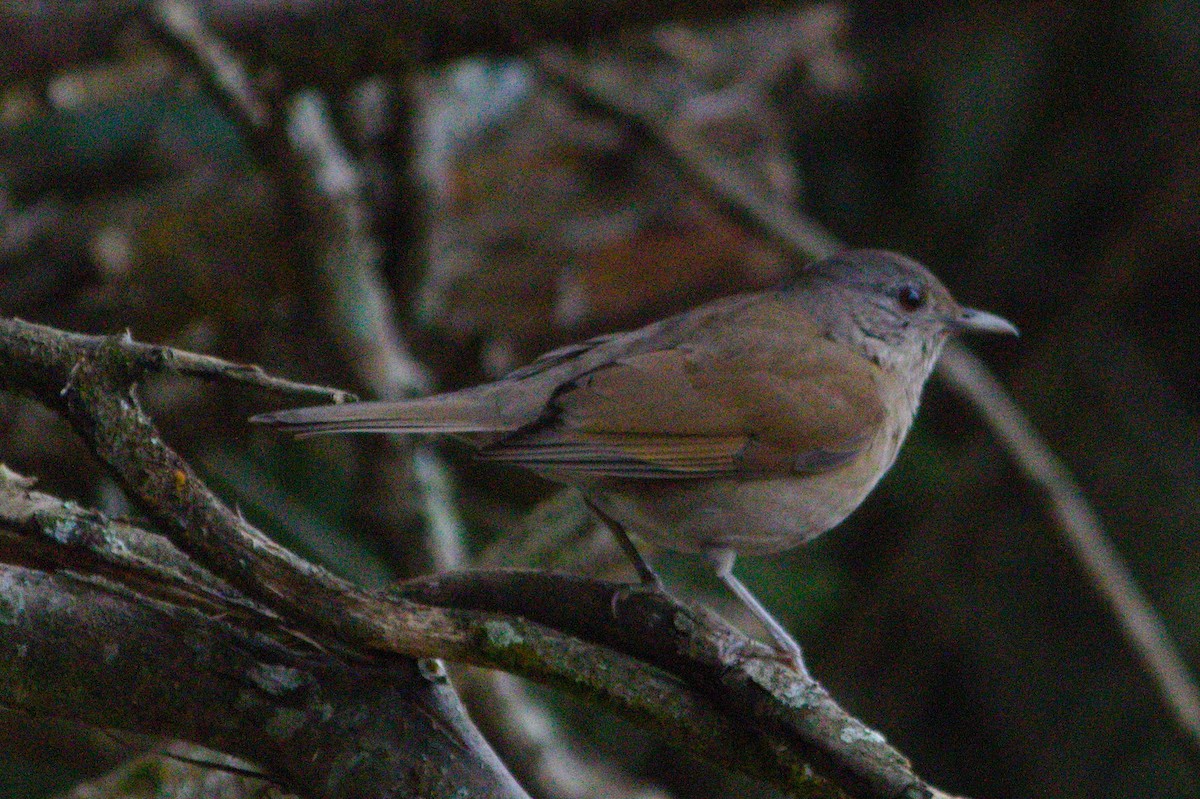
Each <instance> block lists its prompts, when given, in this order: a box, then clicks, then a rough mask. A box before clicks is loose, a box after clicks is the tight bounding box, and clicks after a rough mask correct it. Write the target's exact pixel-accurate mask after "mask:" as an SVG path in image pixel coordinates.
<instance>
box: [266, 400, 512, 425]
mask: <svg viewBox="0 0 1200 799" xmlns="http://www.w3.org/2000/svg"><path fill="white" fill-rule="evenodd" d="M250 421H251V422H254V423H257V424H266V425H271V426H273V427H279V428H281V429H284V430H288V431H290V432H293V433H295V434H296V435H299V436H311V435H318V434H320V433H449V434H458V433H501V432H506V431H510V430H515V429H516V428H517V425H515V424H513V423H512V422H505V421H504V420H503V419H501V417H500V414H499V412H498V411H497V409H496V407H495V403H494V402H489V401H487V399H486V398H482V397H479V396H469V395H468V396H464V395H463V394H462V393H459V394H443V395H441V396H436V397H424V398H421V399H413V400H401V401H398V402H348V403H345V404H342V405H318V406H315V407H311V408H293V409H291V410H283V411H273V412H271V413H261V414H259V415H258V416H254V417H251V419H250Z"/></svg>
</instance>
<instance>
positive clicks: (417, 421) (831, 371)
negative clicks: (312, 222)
mask: <svg viewBox="0 0 1200 799" xmlns="http://www.w3.org/2000/svg"><path fill="white" fill-rule="evenodd" d="M963 332H982V333H1001V334H1013V335H1015V334H1017V329H1016V327H1015V326H1014V325H1013V324H1012V323H1011V322H1009V321H1007V320H1005V319H1003V318H1002V317H1000V316H997V315H995V314H992V313H988V312H986V311H981V310H976V309H972V308H966V307H963V306H961V305H959V303H958V302H957V301H955V299H954V298H953V297H952V296H951V294H950V292H949V291H948V290H947V289H946V287H945V286H944V285H943V284H942V283H941V281H939V280H938V278H937V277H936V276H934V274H933V273H932V272H930V270H929V269H927V268H926V267H925V266H923V265H921V264H920V263H918V262H917V261H915V260H913V259H911V258H908V257H906V256H903V255H900V254H897V253H894V252H889V251H885V250H869V249H863V250H849V251H846V252H842V253H839V254H836V255H833V256H830V257H827V258H824V259H821V260H818V261H815V262H813V263H811V264H809V265H807V266H806V267H804V268H801V269H798V270H797V271H796V272H795V273H794V274H793V275H792V276H790V277H788V278H787V279H786V280H784V281H783V282H782V283H780V284H778V285H775V286H773V287H771V288H769V289H766V290H761V291H754V292H747V293H742V294H736V295H732V296H728V297H724V298H720V299H717V300H714V301H711V302H708V303H706V304H703V305H699V306H697V307H695V308H692V309H690V310H686V311H683V312H682V313H679V314H676V315H673V316H669V317H667V318H664V319H662V320H660V321H656V322H653V323H651V324H648V325H646V326H644V327H640V328H637V329H634V330H628V331H624V332H618V333H611V334H608V335H601V336H597V337H595V338H591V339H588V340H586V341H583V342H580V343H576V344H570V345H568V346H564V347H561V348H558V349H555V350H552V351H550V352H547V353H546V354H544V355H542V356H541V357H540V358H538V359H536V360H534V361H533V362H531V363H530V364H528V365H527V366H524V367H522V368H519V369H517V370H516V371H513V372H511V373H509V374H508V375H506V376H504V377H501V378H500V379H498V380H496V381H494V382H491V383H486V384H483V385H478V386H474V387H471V388H466V389H462V390H459V391H452V392H448V393H444V394H438V395H434V396H428V397H422V398H416V399H408V400H400V401H376V402H355V403H344V404H338V405H323V406H316V407H307V408H295V409H289V410H279V411H274V412H271V413H264V414H260V415H258V416H255V417H253V418H252V420H251V421H253V422H256V423H261V424H267V425H272V426H275V427H278V428H282V429H284V430H287V431H291V432H293V433H296V434H298V435H314V434H322V433H400V434H442V435H449V436H452V437H455V438H458V439H461V440H463V441H465V442H467V443H468V444H469V445H470V446H472V447H473V448H474V451H475V452H474V454H475V455H476V457H478V458H481V459H483V460H487V461H495V462H503V463H509V464H514V465H517V466H521V467H524V468H526V469H530V470H532V471H534V472H536V473H538V474H540V475H542V476H543V477H545V478H546V479H549V480H551V481H554V482H557V483H561V484H564V485H567V486H573V487H575V488H576V489H578V490H579V491H580V492H581V493H582V494H583V497H584V499H585V501H586V502H587V504H588V506H589V507H590V508H591V509H592V511H593V512H594V513H595V515H596V516H597V517H598V518H599V519H600V520H601V521H602V522H603V523H604V524H605V525H606V526H608V527H609V529H610V530H611V531H612V532H613V534H614V535H615V536H616V538H617V541H618V542H619V543H620V544H621V546H622V548H623V549H624V550H625V552H626V554H627V555H628V556H629V558H630V560H631V562H632V563H633V565H634V567H635V568H636V569H637V571H638V573H639V575H640V577H641V579H642V581H643V582H644V583H647V584H649V585H651V586H653V587H655V588H656V589H659V590H662V588H663V586H662V583H661V581H660V580H659V578H658V576H657V574H656V573H655V571H654V570H653V568H652V567H651V566H650V565H649V563H647V561H646V560H645V558H644V557H643V556H642V555H641V553H640V551H639V549H638V547H637V545H636V544H635V543H634V542H633V541H632V540H631V536H632V537H635V538H637V539H639V540H640V541H643V542H646V543H649V544H652V545H654V546H659V547H666V548H668V549H672V550H676V551H680V552H685V553H695V554H698V555H702V556H704V557H705V558H706V559H707V560H708V562H709V563H710V564H711V565H712V568H713V570H714V572H715V575H716V577H717V578H718V579H719V580H720V581H721V582H722V583H723V584H724V585H725V586H726V587H727V588H728V589H729V590H730V591H731V592H732V593H733V595H734V596H735V597H737V598H738V599H739V600H740V601H741V602H742V603H743V605H744V606H745V607H746V608H747V609H748V610H749V611H750V613H751V614H752V615H753V616H754V617H755V618H756V619H758V621H759V622H760V623H761V624H762V625H763V627H764V628H765V630H766V631H767V632H768V633H769V634H770V636H771V638H772V639H773V641H774V644H775V647H774V649H775V653H776V655H777V656H778V658H779V659H780V660H782V661H784V662H786V663H788V664H790V665H791V666H792V667H793V668H795V669H796V670H797V671H798V672H800V673H802V674H804V675H807V673H808V672H807V668H806V667H805V665H804V661H803V656H802V653H801V649H800V646H799V644H797V643H796V641H795V640H794V639H793V638H792V636H791V635H790V634H789V633H788V632H787V630H786V629H785V628H784V627H783V626H782V625H781V624H780V623H779V622H778V621H777V620H776V619H775V618H774V617H773V616H772V615H771V613H770V612H769V611H768V610H767V609H766V608H765V607H764V606H763V605H762V604H761V603H760V602H759V601H758V599H757V598H756V597H755V596H754V595H753V594H752V593H751V592H750V590H749V589H748V588H747V587H746V586H745V585H744V584H743V583H742V582H741V581H740V580H739V579H738V578H737V577H736V576H735V575H734V573H733V567H734V563H735V560H736V557H737V555H739V554H751V555H771V554H775V553H778V552H781V551H784V550H787V549H790V548H793V547H795V546H798V545H800V544H803V543H805V542H807V541H810V540H811V539H813V538H815V537H816V536H818V535H820V534H822V533H824V532H826V531H828V530H830V529H831V528H833V527H836V526H837V525H838V524H840V523H841V522H842V521H843V520H844V519H845V518H846V517H847V516H848V515H849V514H850V513H851V512H852V511H854V510H855V509H856V508H857V507H858V506H859V505H860V504H861V503H862V502H863V500H864V499H865V498H866V497H867V495H868V494H869V493H870V491H871V490H872V489H873V488H874V487H875V485H876V484H877V483H878V482H879V480H880V478H881V477H882V476H883V475H884V473H885V472H887V470H888V469H889V468H890V467H891V466H892V464H893V463H894V461H895V459H896V456H897V453H898V452H899V450H900V446H901V444H902V443H903V441H904V438H905V436H906V435H907V433H908V431H909V429H910V428H911V426H912V422H913V418H914V416H915V414H916V412H917V407H918V405H919V402H920V398H921V392H922V389H923V387H924V385H925V383H926V380H927V379H928V377H929V375H930V373H931V372H932V370H933V368H934V365H935V364H936V362H937V359H938V356H939V355H940V353H941V350H942V347H943V345H944V343H945V342H946V340H947V339H948V338H949V337H950V336H952V335H955V334H957V333H963Z"/></svg>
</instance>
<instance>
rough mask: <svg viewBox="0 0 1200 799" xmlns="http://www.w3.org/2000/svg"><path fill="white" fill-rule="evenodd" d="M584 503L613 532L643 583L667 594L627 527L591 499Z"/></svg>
mask: <svg viewBox="0 0 1200 799" xmlns="http://www.w3.org/2000/svg"><path fill="white" fill-rule="evenodd" d="M583 501H584V502H586V503H587V506H588V507H589V508H591V509H592V513H594V514H596V518H597V519H599V520H600V521H601V522H603V523H604V526H605V527H607V528H608V529H609V530H611V531H612V534H613V537H614V538H616V539H617V543H618V544H620V545H621V549H623V550H625V555H626V557H628V558H629V562H630V563H632V564H633V568H635V569H637V573H638V577H640V578H641V580H642V583H643V584H644V585H648V586H651V587H653V588H657V589H658V590H659V591H662V592H664V593H665V592H666V588H664V587H663V581H662V579H661V578H660V577H659V576H658V575H657V574H656V573H655V572H654V569H653V568H651V566H650V564H649V563H647V562H646V559H645V558H643V557H642V553H641V552H638V549H637V547H636V546H635V545H634V543H633V541H632V540H630V538H629V533H627V532H625V526H624V525H622V524H621V523H620V522H618V521H617V520H616V519H614V518H613V517H611V516H609V515H608V514H607V513H605V512H604V511H602V510H600V508H598V507H597V506H596V504H595V503H594V502H592V500H591V499H590V498H589V497H586V496H585V497H584V498H583Z"/></svg>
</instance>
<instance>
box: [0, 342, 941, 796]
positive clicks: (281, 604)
mask: <svg viewBox="0 0 1200 799" xmlns="http://www.w3.org/2000/svg"><path fill="white" fill-rule="evenodd" d="M129 344H130V342H129V341H128V339H127V338H123V337H118V338H113V339H108V340H103V341H101V342H100V343H98V344H97V343H95V342H93V341H80V340H73V339H71V338H69V337H65V336H61V335H58V334H56V333H55V332H54V331H51V330H50V329H48V328H43V327H39V326H34V325H28V324H26V323H23V322H17V321H14V320H0V388H3V389H6V390H9V391H19V392H21V393H23V394H26V395H32V396H33V397H35V398H37V399H38V400H39V401H41V402H43V403H45V404H47V405H49V406H50V407H52V408H54V409H56V410H58V411H59V412H61V413H63V414H64V415H65V416H66V417H67V418H68V419H69V420H70V421H71V422H72V424H73V425H74V426H75V428H76V429H77V430H78V431H79V433H80V434H81V435H82V436H83V437H84V438H85V440H87V442H88V443H89V445H90V446H91V448H92V449H93V451H94V452H95V453H96V454H97V455H98V456H99V457H100V458H101V459H102V460H103V461H104V462H105V463H106V465H107V466H108V467H109V468H110V469H111V470H112V471H113V473H114V474H115V476H116V477H117V479H118V480H119V481H120V482H121V484H122V485H123V486H124V487H125V489H126V490H127V491H128V492H129V493H130V494H131V497H132V498H133V499H134V500H135V501H136V502H137V504H139V505H140V506H141V507H142V508H143V509H144V510H145V512H146V513H147V514H148V515H149V517H150V518H151V519H153V520H154V521H155V522H156V523H157V524H158V525H160V526H161V528H162V530H163V531H164V532H165V533H166V534H167V536H168V537H169V538H170V539H171V541H172V543H173V544H174V545H175V546H176V547H178V548H179V550H181V551H182V552H183V553H185V554H186V555H187V556H188V557H190V558H194V559H195V560H196V561H197V562H198V563H199V564H201V565H202V566H204V567H205V568H206V569H209V570H211V571H212V572H213V573H214V574H215V575H218V576H219V579H221V580H226V581H228V583H229V584H230V585H231V586H233V587H234V588H235V589H236V590H238V591H239V592H241V593H244V594H245V598H246V599H247V600H249V602H250V603H252V604H251V608H250V609H253V606H254V605H262V606H263V607H265V608H267V609H268V610H269V611H270V613H272V614H275V615H277V616H278V617H279V619H280V626H281V627H282V628H283V629H284V630H287V631H291V633H290V634H293V635H297V636H299V637H300V638H301V639H305V638H308V639H312V640H315V641H319V642H320V647H321V648H323V649H324V650H326V651H329V652H336V653H337V655H338V662H339V663H341V664H342V665H346V664H349V663H358V662H359V661H360V660H361V661H362V662H363V663H365V664H366V665H364V666H363V668H374V667H376V664H379V663H383V664H387V666H386V667H385V668H384V671H385V672H386V671H387V668H401V669H407V668H408V666H407V665H405V664H406V663H407V661H403V660H399V661H398V660H396V659H395V658H394V657H392V656H394V655H398V654H399V655H408V656H411V657H444V658H447V659H452V660H461V661H464V662H469V663H472V664H475V665H482V666H487V667H491V668H500V669H504V670H510V671H513V672H514V673H519V674H522V675H524V676H527V677H530V678H532V679H535V680H540V681H542V682H547V683H552V684H555V685H559V686H562V687H564V688H566V689H568V690H572V691H575V692H577V693H582V694H584V695H586V696H590V697H593V698H595V699H598V700H600V701H603V702H605V703H606V704H608V705H609V706H611V707H613V708H615V709H617V710H618V711H619V712H622V713H624V714H625V715H627V716H630V717H632V718H634V719H635V720H636V721H639V722H640V723H642V724H644V725H646V726H648V727H651V728H654V729H658V730H660V731H661V732H663V733H664V734H665V735H666V736H667V737H668V739H669V740H671V741H673V742H675V743H676V744H678V745H680V746H683V747H686V748H688V749H690V750H692V751H694V752H696V753H697V754H699V755H701V756H702V757H706V758H709V759H712V760H715V761H716V762H719V763H723V764H725V765H727V766H729V767H732V768H737V769H739V770H742V771H745V772H746V773H749V774H752V775H755V776H758V777H760V778H763V779H767V780H769V781H771V782H774V783H775V784H777V785H780V786H782V787H785V788H787V789H789V790H794V791H800V790H803V791H804V792H806V793H808V794H814V792H815V795H825V796H832V795H839V792H840V791H843V790H844V791H845V792H848V793H850V794H852V795H857V796H870V797H897V796H912V797H920V796H936V795H940V794H939V793H938V792H937V791H936V790H935V789H933V788H932V787H930V786H929V785H928V784H926V783H925V782H924V781H923V780H921V779H920V778H919V777H918V776H917V775H916V774H915V773H914V772H913V771H912V769H911V767H910V766H909V764H908V762H907V760H906V759H905V758H904V757H903V756H902V755H900V754H899V753H898V752H896V751H895V750H894V749H892V748H891V747H889V746H888V745H887V744H886V742H885V741H884V740H883V737H882V736H880V735H879V734H878V733H876V732H874V731H872V730H870V729H869V728H867V727H865V726H864V725H863V724H862V723H861V722H859V721H857V720H856V719H853V718H852V717H850V716H848V715H847V714H846V713H845V712H844V711H842V710H841V709H840V708H839V707H837V705H836V704H835V703H834V702H833V701H832V699H831V698H830V697H829V696H828V694H827V693H826V692H825V691H824V689H823V688H822V687H821V686H819V685H817V684H816V683H814V682H811V681H806V680H801V679H800V678H799V677H798V676H797V675H796V674H795V673H794V672H793V671H791V670H790V669H787V668H785V667H784V666H782V665H781V664H778V663H776V662H774V661H772V660H770V659H763V658H760V657H754V655H762V654H765V651H764V650H762V649H761V646H762V645H761V644H758V643H756V642H753V641H751V640H749V639H747V638H746V637H745V636H743V635H742V634H740V633H738V632H737V631H735V630H733V629H732V628H731V627H729V626H728V625H726V624H724V623H723V622H720V621H719V620H718V619H715V618H714V617H713V616H712V614H709V613H707V612H706V611H704V610H702V609H699V610H698V609H693V608H690V607H687V606H684V605H680V604H677V603H676V602H674V601H673V600H671V599H669V598H667V597H664V596H661V595H658V594H655V595H645V594H642V593H641V592H638V591H636V590H631V589H630V588H629V587H628V586H622V585H616V584H607V583H598V582H589V581H580V580H573V579H571V578H566V577H561V576H553V575H537V574H528V573H519V572H505V573H495V574H492V575H483V576H480V577H479V578H478V579H479V580H480V581H481V582H480V583H479V586H482V588H480V587H475V586H474V583H473V581H474V580H475V579H476V578H475V577H474V576H470V575H468V576H467V577H464V578H461V579H462V582H455V580H454V578H443V579H442V581H441V582H438V581H436V580H435V581H434V582H432V583H430V584H428V585H426V587H425V589H424V590H425V591H426V592H428V593H427V594H422V593H421V592H420V590H418V588H415V587H410V588H409V589H407V590H408V591H410V592H412V596H413V597H415V598H417V599H418V600H420V601H414V600H413V599H412V598H405V596H400V597H395V596H386V595H383V594H378V593H372V592H365V591H360V590H358V589H356V588H354V587H353V586H350V585H349V584H347V583H345V582H344V581H342V580H340V579H338V578H336V577H334V576H332V575H330V574H329V573H328V572H326V571H324V570H323V569H320V568H318V567H316V566H313V565H312V564H309V563H306V562H305V561H303V560H301V559H299V558H298V557H296V556H295V555H293V554H292V553H290V552H288V551H287V550H285V549H283V548H282V547H279V546H278V545H276V544H274V543H273V542H271V541H269V540H268V539H266V538H265V537H264V536H263V535H262V534H261V533H259V532H258V531H257V530H255V529H254V528H253V527H251V526H250V525H248V524H247V523H246V522H245V521H244V520H242V519H241V518H240V516H238V515H237V514H236V513H234V512H233V511H231V510H230V509H228V508H227V507H225V506H224V505H223V504H222V503H221V502H220V500H219V499H218V498H217V497H216V496H215V495H214V494H212V492H211V491H209V489H208V488H207V487H206V486H204V485H203V483H202V482H201V481H200V480H199V478H198V477H197V476H196V475H195V474H194V473H193V472H192V471H191V469H190V467H189V466H188V465H187V464H186V463H185V462H184V461H183V459H182V458H181V457H180V456H179V455H178V454H177V453H175V452H174V451H173V450H171V449H170V448H169V447H168V446H167V445H166V444H165V442H164V441H163V440H162V437H161V435H159V433H158V431H157V430H156V429H155V428H154V426H153V425H152V424H151V422H150V420H149V419H148V418H147V417H146V416H145V414H144V413H143V412H142V411H141V409H140V407H139V406H138V403H137V399H136V395H135V393H134V391H133V387H132V384H133V381H134V379H135V378H136V377H137V376H138V375H140V371H139V370H138V369H137V368H135V366H136V364H135V363H131V359H130V355H129V354H128V353H127V352H126V351H125V350H126V348H127V347H128V345H129ZM92 538H93V539H96V537H95V536H93V537H92ZM84 540H85V541H86V540H87V539H86V538H85V539H84ZM99 540H103V536H100V537H99ZM15 565H18V566H20V567H22V568H26V569H28V568H30V567H31V564H30V563H17V564H15ZM430 586H433V587H430ZM438 586H440V587H438ZM451 589H453V590H451ZM439 591H441V592H442V593H441V594H439V593H438V592H439ZM447 592H448V593H447ZM439 597H440V598H441V599H448V600H451V601H450V602H448V603H447V605H446V607H444V608H443V607H436V606H433V605H431V604H424V600H433V599H437V598H439ZM479 597H484V598H486V601H483V600H480V599H479ZM489 602H492V603H495V604H492V605H489V604H487V603H489ZM518 614H519V615H518ZM259 617H260V618H261V614H260V616H259ZM555 626H557V627H561V628H564V629H565V632H564V631H563V629H554V627H555ZM76 633H78V634H80V635H82V634H83V631H81V630H74V629H66V630H63V634H72V635H74V634H76ZM281 634H282V633H281ZM575 635H578V636H579V637H575ZM581 639H591V640H590V641H589V640H581ZM85 640H86V639H85ZM609 647H611V648H609ZM647 662H648V663H650V664H651V665H652V666H653V667H654V668H649V667H647V665H646V664H647ZM331 668H332V667H331ZM372 673H373V672H372ZM346 679H350V677H346ZM358 679H363V678H358ZM378 679H383V677H379V678H378ZM82 684H87V683H82ZM397 690H398V689H397ZM810 766H811V767H812V768H815V769H816V770H817V771H818V772H819V773H820V774H821V775H822V777H814V776H813V775H812V773H811V771H810Z"/></svg>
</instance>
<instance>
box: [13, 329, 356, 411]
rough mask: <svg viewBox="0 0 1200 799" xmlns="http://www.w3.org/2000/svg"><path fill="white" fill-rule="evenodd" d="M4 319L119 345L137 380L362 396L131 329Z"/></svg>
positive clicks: (80, 340) (40, 332)
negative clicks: (88, 330) (145, 338)
mask: <svg viewBox="0 0 1200 799" xmlns="http://www.w3.org/2000/svg"><path fill="white" fill-rule="evenodd" d="M4 322H5V325H7V326H11V328H12V329H14V330H17V331H20V330H22V329H23V330H24V331H27V332H28V333H29V334H33V335H37V336H43V337H44V336H54V337H58V338H61V339H62V340H63V341H64V342H69V343H70V344H71V345H72V346H74V347H76V348H78V349H79V350H81V351H87V352H94V351H96V350H98V349H100V348H101V347H105V348H115V349H116V350H119V351H120V352H121V353H122V355H123V357H124V359H125V364H126V367H127V368H128V369H130V370H131V373H130V376H131V378H132V379H134V380H140V379H141V378H142V377H144V376H145V375H149V374H177V375H184V376H186V377H195V378H199V379H201V380H213V381H229V382H231V383H242V384H244V385H248V386H254V387H256V388H262V389H266V390H267V391H273V392H275V393H278V394H288V395H294V396H304V397H313V398H315V399H321V400H324V401H326V402H335V403H341V402H353V401H355V400H357V399H358V397H357V396H356V395H354V394H353V393H351V392H349V391H345V390H343V389H340V388H331V387H329V386H318V385H315V384H312V383H298V382H296V381H294V380H288V379H286V378H283V377H277V376H275V375H272V374H269V373H268V372H267V371H266V370H264V369H263V368H262V367H261V366H258V365H257V364H249V363H235V362H233V361H227V360H225V359H224V358H217V357H215V356H212V355H204V354H202V353H197V352H189V351H188V350H181V349H176V348H174V347H164V346H161V345H159V344H146V343H144V342H141V341H135V340H134V339H133V337H132V336H131V335H130V334H129V332H128V331H127V332H125V333H122V334H120V335H116V336H91V335H87V334H84V333H70V332H66V331H62V330H57V329H56V328H52V327H47V326H45V325H39V324H35V323H33V322H26V321H24V320H23V319H7V320H4Z"/></svg>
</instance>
